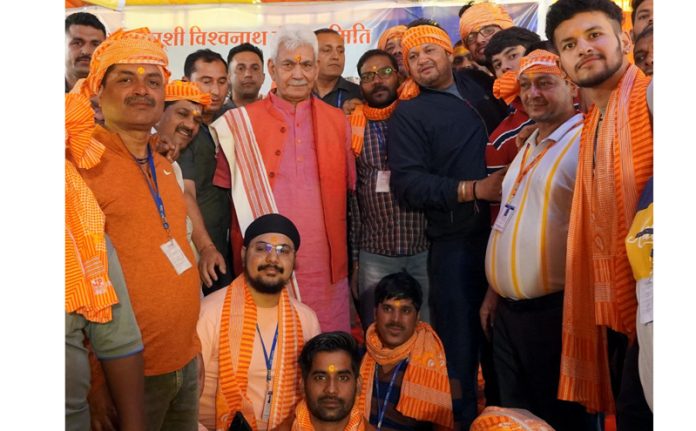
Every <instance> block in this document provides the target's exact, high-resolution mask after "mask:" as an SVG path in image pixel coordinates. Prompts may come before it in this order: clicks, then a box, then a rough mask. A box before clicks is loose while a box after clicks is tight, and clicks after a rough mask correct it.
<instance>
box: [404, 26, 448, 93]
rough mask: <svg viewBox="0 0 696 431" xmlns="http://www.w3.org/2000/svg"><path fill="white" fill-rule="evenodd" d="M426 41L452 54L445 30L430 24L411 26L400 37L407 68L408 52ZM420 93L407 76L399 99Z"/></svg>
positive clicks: (414, 83)
mask: <svg viewBox="0 0 696 431" xmlns="http://www.w3.org/2000/svg"><path fill="white" fill-rule="evenodd" d="M426 43H432V44H434V45H438V46H441V47H442V48H444V50H445V52H447V53H448V54H452V52H454V51H453V49H452V40H451V39H450V37H449V35H448V34H447V32H446V31H445V30H443V29H441V28H439V27H435V26H432V25H418V26H416V27H411V28H409V29H408V30H406V32H405V33H404V35H403V36H402V38H401V50H402V52H403V54H404V67H405V68H406V70H409V67H408V53H409V51H411V50H412V49H413V48H415V47H417V46H421V45H424V44H426ZM419 93H420V88H418V84H416V82H415V81H414V80H413V78H409V79H407V80H406V81H404V83H403V84H402V85H401V87H400V91H399V99H401V100H408V99H413V98H414V97H416V96H417V95H418V94H419Z"/></svg>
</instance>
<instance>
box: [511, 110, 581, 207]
mask: <svg viewBox="0 0 696 431" xmlns="http://www.w3.org/2000/svg"><path fill="white" fill-rule="evenodd" d="M581 122H582V121H580V122H578V123H576V124H574V125H573V126H571V127H569V128H568V130H566V132H565V133H564V134H563V136H561V137H560V138H558V140H556V141H551V143H550V144H549V145H548V146H547V147H546V148H544V149H543V150H542V151H541V153H539V154H537V156H536V157H535V158H534V160H532V161H531V162H529V164H528V165H525V163H527V156H528V155H529V149H530V148H531V147H532V144H531V143H529V144H527V146H526V147H525V149H524V154H523V155H522V162H521V163H520V171H519V172H518V173H517V177H515V182H514V184H513V185H512V190H511V191H510V197H509V198H508V200H507V202H508V204H509V203H511V202H512V199H513V198H514V197H515V195H516V194H517V191H518V190H519V188H520V184H521V183H522V180H523V179H524V177H525V175H527V173H528V172H529V171H531V170H532V168H533V167H534V166H536V165H537V164H538V163H539V162H540V161H541V159H542V158H543V157H544V155H545V154H546V152H547V151H549V150H550V149H551V147H553V146H554V144H555V143H556V142H560V141H562V140H563V138H565V136H566V135H567V134H568V132H570V131H571V130H573V129H575V127H577V126H578V125H579V124H580V123H581Z"/></svg>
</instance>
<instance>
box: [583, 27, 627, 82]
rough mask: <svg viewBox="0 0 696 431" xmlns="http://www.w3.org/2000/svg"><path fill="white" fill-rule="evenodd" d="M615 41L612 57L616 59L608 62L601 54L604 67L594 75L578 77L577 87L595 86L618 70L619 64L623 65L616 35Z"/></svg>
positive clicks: (619, 41) (619, 44) (619, 43)
mask: <svg viewBox="0 0 696 431" xmlns="http://www.w3.org/2000/svg"><path fill="white" fill-rule="evenodd" d="M616 42H617V44H618V46H617V48H616V51H615V52H614V58H615V59H616V61H615V62H614V63H612V64H610V63H609V61H608V60H607V58H606V56H602V58H604V60H605V61H606V67H605V68H604V70H600V71H599V72H597V73H596V74H595V75H594V76H588V77H586V78H583V79H580V78H578V82H576V84H577V86H578V87H582V88H593V87H596V86H598V85H600V84H601V83H603V82H604V81H606V80H607V79H609V78H611V77H612V76H614V74H615V73H616V72H617V71H619V69H621V66H622V65H623V52H622V51H621V40H620V39H619V37H618V36H616Z"/></svg>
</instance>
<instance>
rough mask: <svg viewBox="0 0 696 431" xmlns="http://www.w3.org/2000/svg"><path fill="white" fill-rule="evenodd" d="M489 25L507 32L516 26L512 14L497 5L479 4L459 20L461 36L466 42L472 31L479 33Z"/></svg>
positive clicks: (468, 10)
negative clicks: (507, 29)
mask: <svg viewBox="0 0 696 431" xmlns="http://www.w3.org/2000/svg"><path fill="white" fill-rule="evenodd" d="M487 25H497V26H499V27H500V28H501V29H503V30H505V29H506V28H510V27H512V26H513V25H514V24H513V22H512V18H510V14H508V13H507V11H506V10H505V9H504V8H503V7H502V6H500V5H497V4H495V3H477V4H475V5H473V6H471V7H470V8H469V9H467V10H466V12H464V13H463V14H462V16H461V18H459V35H460V36H461V37H462V40H464V39H466V37H467V36H468V35H469V33H471V32H472V31H479V30H481V28H482V27H485V26H487Z"/></svg>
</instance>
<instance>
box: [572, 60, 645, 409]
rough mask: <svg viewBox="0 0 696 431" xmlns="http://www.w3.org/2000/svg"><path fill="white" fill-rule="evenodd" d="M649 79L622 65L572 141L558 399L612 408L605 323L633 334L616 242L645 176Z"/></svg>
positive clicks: (631, 293) (627, 278)
mask: <svg viewBox="0 0 696 431" xmlns="http://www.w3.org/2000/svg"><path fill="white" fill-rule="evenodd" d="M649 82H650V79H649V78H646V77H645V75H643V73H642V72H641V71H640V70H639V69H638V68H637V67H636V66H633V65H630V66H629V67H628V69H627V70H626V72H625V74H624V76H623V77H622V78H621V81H620V82H619V84H618V86H617V88H616V89H615V90H614V91H613V92H612V94H611V96H610V99H609V103H608V105H607V108H606V113H605V114H606V118H605V119H604V121H602V124H601V127H600V128H599V130H598V128H597V126H598V124H599V115H600V113H599V109H598V108H597V107H594V108H593V109H592V111H591V112H590V113H589V114H588V115H587V117H586V119H585V125H584V128H583V131H582V136H581V139H580V154H579V159H578V171H577V172H578V174H577V180H576V182H575V190H574V194H573V204H572V208H571V215H570V225H569V229H568V255H567V258H566V262H567V264H566V286H565V292H566V294H565V300H564V306H563V307H564V313H563V348H562V354H561V379H560V383H559V388H558V396H559V398H560V399H562V400H568V401H577V402H579V403H580V404H583V405H584V406H586V407H587V408H588V410H590V411H605V412H611V411H613V408H614V402H613V397H612V392H611V385H610V379H609V367H608V360H607V339H606V328H605V327H609V328H612V329H613V330H615V331H618V332H621V333H624V334H628V335H629V336H632V335H633V334H635V319H636V297H635V282H634V280H633V276H632V273H631V266H630V265H629V262H628V258H627V257H626V248H625V247H624V239H625V238H626V234H627V233H628V228H629V226H630V224H631V220H633V216H634V214H635V212H636V206H637V204H638V197H639V196H640V193H641V191H642V190H643V186H644V185H645V183H646V182H647V180H648V178H650V177H651V176H652V173H653V169H652V167H653V160H652V148H653V139H652V125H651V119H650V114H649V111H648V106H647V102H646V88H647V86H648V84H649ZM595 141H596V155H593V148H594V146H595ZM593 156H595V157H594V159H596V161H595V163H594V165H595V167H594V168H593Z"/></svg>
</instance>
